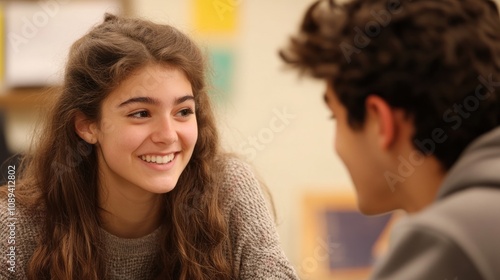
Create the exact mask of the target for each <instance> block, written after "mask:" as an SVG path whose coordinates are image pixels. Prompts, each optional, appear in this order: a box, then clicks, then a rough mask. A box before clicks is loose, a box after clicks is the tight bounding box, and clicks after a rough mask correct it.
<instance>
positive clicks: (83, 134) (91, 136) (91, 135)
mask: <svg viewBox="0 0 500 280" xmlns="http://www.w3.org/2000/svg"><path fill="white" fill-rule="evenodd" d="M75 131H76V134H78V136H80V138H82V139H83V140H85V142H87V143H89V144H95V143H97V125H96V123H95V122H94V121H91V120H89V119H88V118H87V116H85V114H83V113H82V112H78V113H76V116H75Z"/></svg>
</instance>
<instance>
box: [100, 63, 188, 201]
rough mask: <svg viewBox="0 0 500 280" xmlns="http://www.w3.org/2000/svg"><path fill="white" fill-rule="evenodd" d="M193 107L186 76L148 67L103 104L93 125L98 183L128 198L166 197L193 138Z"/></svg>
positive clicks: (127, 80) (125, 83)
mask: <svg viewBox="0 0 500 280" xmlns="http://www.w3.org/2000/svg"><path fill="white" fill-rule="evenodd" d="M194 112H195V102H194V97H193V91H192V88H191V84H190V82H189V80H188V79H187V77H186V75H185V74H184V73H183V72H182V71H180V70H178V69H175V68H168V67H165V66H160V65H149V66H146V67H145V68H142V69H140V70H139V71H137V72H135V73H134V74H133V75H132V76H130V77H129V78H127V79H126V80H124V81H123V82H122V83H121V84H120V85H119V86H118V87H117V88H116V89H115V90H113V91H112V92H111V93H110V95H109V96H108V97H107V98H106V99H105V100H104V101H103V103H102V108H101V121H100V122H99V123H98V124H95V131H96V135H97V147H98V164H99V172H100V174H99V180H100V183H101V185H102V186H104V187H105V188H115V189H119V190H122V191H126V190H132V193H137V192H138V193H144V192H148V193H155V194H160V193H166V192H169V191H171V190H172V189H173V188H174V187H175V185H176V184H177V181H178V179H179V176H180V175H181V173H182V171H183V170H184V168H185V167H186V165H187V164H188V162H189V160H190V158H191V155H192V154H193V150H194V146H195V144H196V140H197V138H198V126H197V122H196V115H195V114H194Z"/></svg>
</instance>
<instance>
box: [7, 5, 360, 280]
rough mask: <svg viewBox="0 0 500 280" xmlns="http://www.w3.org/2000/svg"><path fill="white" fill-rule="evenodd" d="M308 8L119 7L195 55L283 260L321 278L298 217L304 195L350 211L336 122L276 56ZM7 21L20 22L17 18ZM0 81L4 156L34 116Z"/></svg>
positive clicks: (318, 92)
mask: <svg viewBox="0 0 500 280" xmlns="http://www.w3.org/2000/svg"><path fill="white" fill-rule="evenodd" d="M8 2H9V1H4V2H3V5H7V4H6V3H8ZM11 2H13V1H11ZM16 2H18V1H16ZM34 2H36V1H31V3H34ZM70 2H75V1H69V0H49V1H38V3H39V4H40V3H42V4H44V5H49V4H52V5H59V6H60V7H64V5H67V4H68V3H70ZM79 2H86V1H84V0H79ZM311 3H312V1H311V0H272V1H268V0H252V1H248V0H189V1H174V0H129V1H123V3H122V4H124V7H125V12H126V13H127V14H129V15H132V16H140V17H144V18H148V19H150V20H153V21H155V22H160V23H168V24H172V25H174V26H176V27H178V28H180V29H181V30H182V31H184V32H186V33H187V34H189V35H191V36H192V37H193V38H195V40H197V41H198V42H199V43H200V45H201V46H202V47H203V49H204V51H205V52H206V53H207V56H208V57H209V59H210V61H211V67H212V70H213V74H212V79H213V84H214V86H213V90H212V93H213V96H214V103H215V104H216V108H217V116H218V119H219V124H220V128H221V133H222V136H223V142H224V145H225V148H226V149H227V150H228V151H232V152H236V153H239V154H240V155H242V156H243V157H245V158H246V159H247V160H248V161H250V162H251V163H252V164H253V166H254V167H255V170H256V172H257V173H258V175H259V176H260V178H261V179H262V180H263V181H264V182H265V183H266V184H267V186H268V187H269V189H270V192H271V194H272V196H273V199H274V203H275V208H276V214H277V225H278V231H279V234H280V237H281V241H282V244H283V248H284V250H285V252H286V254H287V255H288V257H289V259H290V260H291V261H292V263H293V264H294V265H295V267H296V268H297V270H298V271H299V272H301V274H302V275H303V278H304V279H307V278H308V276H310V277H309V278H310V279H320V277H319V276H318V277H313V276H311V275H315V274H314V272H315V271H316V270H320V268H319V266H320V265H321V264H320V263H321V262H324V261H325V257H324V254H320V253H319V249H321V248H323V247H324V246H323V245H322V244H324V242H323V243H322V240H321V238H317V236H314V235H319V234H323V233H318V232H319V231H320V230H319V231H313V233H312V235H313V236H311V232H310V231H308V230H307V228H308V227H315V226H316V225H315V222H314V221H316V219H317V217H315V216H314V215H316V214H314V213H313V214H312V215H313V216H312V217H311V216H307V215H304V213H312V212H308V210H307V209H305V207H311V205H314V204H315V203H316V202H315V201H314V200H313V201H312V202H311V201H310V200H309V202H307V201H306V200H307V197H311V196H312V197H336V198H337V199H334V200H335V201H337V202H338V204H339V205H344V206H345V207H346V208H349V209H351V208H353V207H355V201H354V200H353V199H352V183H351V181H350V179H349V176H348V175H347V173H346V170H345V169H344V167H343V165H342V164H341V162H340V160H339V158H338V157H337V156H336V155H335V153H334V151H333V137H334V135H333V133H334V129H335V121H333V120H330V118H329V117H330V115H329V112H328V110H327V109H326V106H325V105H324V102H323V93H324V91H325V85H324V84H323V83H321V82H318V81H314V80H310V79H308V78H299V76H298V74H297V73H296V72H294V71H286V70H285V69H284V64H283V63H282V62H281V61H280V59H279V57H278V50H279V49H280V48H281V47H283V46H285V45H286V44H287V42H288V39H289V36H290V35H292V34H294V32H295V31H296V30H297V28H298V26H299V23H300V20H301V18H302V15H303V13H304V11H305V9H306V7H308V6H309V5H310V4H311ZM52 7H55V6H52ZM54 9H55V8H52V11H55V10H54ZM111 10H112V9H111ZM41 11H46V10H44V8H43V7H42V6H40V5H38V6H35V8H34V10H33V11H32V12H31V13H32V14H33V13H36V12H41ZM47 11H49V10H47ZM47 11H46V12H47ZM60 11H63V10H62V9H61V10H58V12H54V13H53V14H49V17H48V21H49V22H48V23H47V25H46V26H47V28H48V27H49V26H50V22H52V21H54V22H60V20H61V18H63V15H62V14H61V13H62V12H60ZM6 13H8V11H7V9H4V11H3V17H4V18H5V17H8V14H6ZM47 13H48V12H47ZM58 18H59V21H58ZM10 20H11V21H13V20H14V21H16V20H17V21H19V23H20V24H21V25H22V24H23V22H22V18H17V19H15V18H14V19H12V18H11V19H10ZM28 20H30V17H28ZM71 24H72V23H69V25H70V26H71ZM89 27H90V26H89ZM9 28H10V26H9V25H8V24H4V29H3V30H4V32H3V33H4V34H3V37H4V46H5V47H6V48H7V49H8V48H9V46H8V44H9V43H10V44H12V41H11V40H9V36H8V35H9V32H11V30H10V29H9ZM44 28H45V27H44V26H42V25H40V26H39V28H38V29H39V32H37V33H36V34H35V35H34V36H35V37H36V38H35V39H38V40H41V41H42V42H43V40H44V39H43V36H44V35H43V34H44ZM51 28H52V27H51ZM85 28H87V29H88V27H85ZM60 36H64V34H60ZM45 43H47V44H49V43H50V42H49V41H45ZM10 47H12V46H10ZM4 53H5V54H4V56H3V62H2V64H3V66H2V68H3V72H4V73H6V72H9V69H7V68H8V67H10V66H8V63H7V62H8V61H9V52H4ZM64 55H65V54H64V53H61V55H60V56H59V57H58V58H57V59H54V60H53V62H54V64H57V63H60V62H62V61H64ZM42 66H43V65H42ZM3 81H4V82H3V84H4V87H3V88H4V89H3V93H2V94H1V95H0V105H1V108H0V109H1V110H2V113H3V114H4V115H5V130H4V131H5V136H6V142H7V146H8V148H9V149H10V150H11V151H12V152H22V151H24V150H25V149H26V148H27V146H28V143H29V140H28V139H29V133H30V131H31V130H32V126H33V123H34V122H33V120H34V117H33V111H34V109H33V107H23V105H22V104H23V102H24V101H22V100H25V99H26V98H24V99H23V97H19V96H18V98H16V99H15V100H17V101H5V100H10V99H9V98H10V97H7V96H8V95H9V94H14V93H13V92H12V91H11V89H10V87H9V85H8V84H9V82H8V81H6V80H5V78H4V79H3ZM18 86H19V85H18ZM21 87H22V85H21ZM18 94H22V93H18ZM19 100H21V101H19ZM28 103H29V102H28ZM35 103H36V102H35ZM40 105H41V104H38V105H37V106H40ZM41 106H43V104H42V105H41ZM2 172H3V171H2ZM338 198H341V199H338ZM344 198H345V199H344ZM318 201H319V202H318V203H325V205H328V203H329V202H325V200H318ZM321 201H323V202H321ZM346 201H347V202H346ZM308 203H309V204H308ZM308 205H309V206H308ZM334 208H335V207H334ZM312 221H313V222H312ZM305 238H307V239H309V240H310V242H309V243H308V245H307V246H309V247H310V250H308V249H304V243H307V242H305V241H304V240H305ZM311 239H313V240H312V241H311ZM322 246H323V247H322ZM315 249H317V250H315ZM311 277H313V278H311ZM337 279H341V278H337ZM345 279H357V278H347V277H346V278H345Z"/></svg>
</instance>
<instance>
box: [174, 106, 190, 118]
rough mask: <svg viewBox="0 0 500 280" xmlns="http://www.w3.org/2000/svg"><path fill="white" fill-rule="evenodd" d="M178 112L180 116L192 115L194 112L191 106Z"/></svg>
mask: <svg viewBox="0 0 500 280" xmlns="http://www.w3.org/2000/svg"><path fill="white" fill-rule="evenodd" d="M177 114H179V115H180V116H181V117H187V116H189V115H192V114H194V111H193V110H192V109H191V108H186V109H182V110H180V111H179V113H177Z"/></svg>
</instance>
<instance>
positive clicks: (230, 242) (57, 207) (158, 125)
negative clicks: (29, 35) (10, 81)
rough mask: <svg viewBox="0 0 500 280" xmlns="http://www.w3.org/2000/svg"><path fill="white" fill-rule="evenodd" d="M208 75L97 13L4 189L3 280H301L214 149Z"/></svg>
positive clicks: (256, 201)
mask: <svg viewBox="0 0 500 280" xmlns="http://www.w3.org/2000/svg"><path fill="white" fill-rule="evenodd" d="M204 71H205V61H204V58H203V56H202V54H201V52H200V50H199V48H198V47H197V46H196V45H195V44H194V43H193V42H192V40H190V39H189V38H188V37H186V36H185V35H184V34H183V33H181V32H179V31H178V30H176V29H175V28H173V27H171V26H167V25H158V24H154V23H151V22H148V21H143V20H138V19H125V18H119V17H116V16H113V15H106V16H105V20H104V22H103V23H102V24H100V25H99V26H97V27H95V28H94V29H93V30H91V31H90V32H89V33H88V34H87V35H85V36H84V37H82V38H81V39H79V40H78V41H77V42H75V43H74V45H73V46H72V48H71V50H70V54H69V61H68V64H67V67H66V72H65V77H64V84H63V88H62V93H61V95H60V96H59V99H58V100H57V102H56V104H55V105H54V107H53V108H52V110H51V111H50V112H51V113H50V116H49V119H48V121H47V125H46V127H45V128H44V129H43V130H41V132H42V136H41V137H40V138H39V139H38V141H37V142H36V148H35V149H33V152H32V153H29V156H28V157H27V158H26V159H25V162H24V163H25V164H24V168H23V172H22V173H21V174H17V177H18V178H17V181H16V186H15V190H14V189H12V187H11V186H10V187H9V188H3V191H2V198H1V203H0V207H1V208H0V210H1V212H0V216H1V226H2V228H1V230H0V232H1V240H2V241H1V242H3V243H4V245H5V248H8V250H11V249H12V252H14V256H12V254H4V253H2V259H3V260H4V261H3V263H4V264H2V267H5V264H7V267H8V268H9V269H8V270H6V269H2V270H0V274H1V275H0V276H1V277H0V278H2V279H7V278H8V279H12V278H14V279H26V278H27V279H86V280H88V279H96V280H97V279H189V280H192V279H296V278H297V277H296V275H295V272H294V270H293V269H292V267H291V266H290V264H289V262H288V261H287V259H286V257H285V256H284V254H283V252H282V250H281V248H280V245H279V241H278V236H277V234H276V231H275V228H274V225H273V222H272V218H271V216H270V215H269V212H268V210H267V208H266V202H265V200H264V198H263V196H262V192H261V190H260V188H259V184H258V181H257V180H256V179H255V176H254V175H253V174H252V172H251V170H250V168H249V167H248V166H246V165H244V164H242V163H241V162H239V161H238V160H236V159H234V158H230V157H229V156H227V155H224V154H223V153H222V152H221V151H220V149H219V139H218V134H217V129H216V127H215V122H214V118H213V114H212V109H211V107H210V102H209V97H208V95H207V86H206V81H205V72H204ZM14 195H15V196H14ZM12 240H14V242H12Z"/></svg>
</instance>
